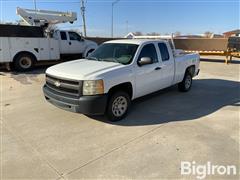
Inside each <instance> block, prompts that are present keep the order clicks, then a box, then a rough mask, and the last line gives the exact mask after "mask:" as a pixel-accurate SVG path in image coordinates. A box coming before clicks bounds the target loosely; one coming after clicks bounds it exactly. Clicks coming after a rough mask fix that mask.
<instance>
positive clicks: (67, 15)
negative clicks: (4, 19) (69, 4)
mask: <svg viewBox="0 0 240 180" xmlns="http://www.w3.org/2000/svg"><path fill="white" fill-rule="evenodd" d="M16 13H17V15H19V16H20V17H21V18H22V19H23V20H24V21H25V22H26V23H27V24H28V25H30V26H40V27H48V26H49V25H52V24H59V23H67V22H69V23H73V22H74V21H76V20H77V13H75V12H59V11H47V10H32V9H23V8H20V7H18V8H17V12H16Z"/></svg>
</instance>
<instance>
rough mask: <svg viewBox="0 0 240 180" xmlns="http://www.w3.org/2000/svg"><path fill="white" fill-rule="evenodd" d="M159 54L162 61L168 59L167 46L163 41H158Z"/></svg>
mask: <svg viewBox="0 0 240 180" xmlns="http://www.w3.org/2000/svg"><path fill="white" fill-rule="evenodd" d="M158 47H159V50H160V53H161V56H162V61H168V60H169V53H168V48H167V46H166V44H165V43H159V44H158Z"/></svg>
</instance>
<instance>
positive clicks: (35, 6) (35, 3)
mask: <svg viewBox="0 0 240 180" xmlns="http://www.w3.org/2000/svg"><path fill="white" fill-rule="evenodd" d="M33 3H34V8H35V12H37V2H36V0H33Z"/></svg>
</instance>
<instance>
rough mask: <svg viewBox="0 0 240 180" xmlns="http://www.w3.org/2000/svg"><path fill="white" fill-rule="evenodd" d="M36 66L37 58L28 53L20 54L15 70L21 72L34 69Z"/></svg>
mask: <svg viewBox="0 0 240 180" xmlns="http://www.w3.org/2000/svg"><path fill="white" fill-rule="evenodd" d="M34 64H35V58H34V57H33V56H32V55H31V54H28V53H22V54H19V55H18V56H17V57H16V58H15V60H14V62H13V66H14V69H15V70H17V71H21V72H23V71H28V70H30V69H32V67H33V66H34Z"/></svg>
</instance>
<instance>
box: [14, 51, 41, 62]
mask: <svg viewBox="0 0 240 180" xmlns="http://www.w3.org/2000/svg"><path fill="white" fill-rule="evenodd" d="M21 54H29V55H30V56H32V57H33V60H34V61H35V62H36V61H37V57H36V56H35V54H33V53H32V52H29V51H19V52H17V53H16V54H15V55H14V57H13V62H14V61H15V60H16V59H17V58H18V57H19V56H20V55H21Z"/></svg>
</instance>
